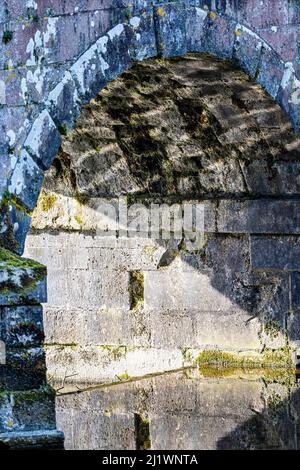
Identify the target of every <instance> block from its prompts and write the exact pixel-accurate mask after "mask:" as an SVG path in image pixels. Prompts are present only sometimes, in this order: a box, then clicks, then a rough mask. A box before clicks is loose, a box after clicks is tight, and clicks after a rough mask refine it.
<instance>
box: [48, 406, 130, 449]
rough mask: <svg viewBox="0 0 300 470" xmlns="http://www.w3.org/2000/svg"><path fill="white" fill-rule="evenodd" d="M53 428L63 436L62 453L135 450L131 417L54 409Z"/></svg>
mask: <svg viewBox="0 0 300 470" xmlns="http://www.w3.org/2000/svg"><path fill="white" fill-rule="evenodd" d="M57 425H58V427H59V429H61V430H62V431H64V432H65V449H66V450H75V449H76V450H90V449H94V450H109V449H112V448H113V449H115V450H124V449H126V450H135V449H136V436H135V428H134V414H133V413H130V412H126V413H122V414H121V413H116V412H114V413H113V414H109V415H107V414H105V413H104V412H98V413H96V414H95V413H94V412H93V411H92V410H78V409H72V414H71V417H70V413H69V412H68V410H64V409H60V407H59V406H58V409H57ZM91 426H92V427H93V433H91V432H90V429H91Z"/></svg>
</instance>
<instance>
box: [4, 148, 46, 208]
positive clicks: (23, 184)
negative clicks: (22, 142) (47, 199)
mask: <svg viewBox="0 0 300 470" xmlns="http://www.w3.org/2000/svg"><path fill="white" fill-rule="evenodd" d="M43 181H44V174H43V172H42V170H41V169H40V167H39V166H38V165H37V164H36V163H35V162H34V161H33V160H32V158H31V157H30V155H29V154H28V153H27V152H26V150H23V151H22V153H21V155H20V157H19V158H18V161H17V163H16V166H15V168H14V171H13V174H12V177H11V180H10V183H9V186H8V190H9V192H10V193H11V194H13V195H14V196H16V197H17V198H18V199H19V200H20V201H21V202H22V203H23V204H24V205H25V206H26V207H27V209H28V210H30V211H32V210H33V209H34V208H35V206H36V203H37V200H38V197H39V193H40V190H41V187H42V184H43Z"/></svg>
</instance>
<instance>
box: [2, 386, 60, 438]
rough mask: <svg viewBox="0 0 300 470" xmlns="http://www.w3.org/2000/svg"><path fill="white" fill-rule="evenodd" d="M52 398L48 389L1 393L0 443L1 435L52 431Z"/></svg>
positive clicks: (53, 418)
mask: <svg viewBox="0 0 300 470" xmlns="http://www.w3.org/2000/svg"><path fill="white" fill-rule="evenodd" d="M53 398H54V397H53V392H51V391H50V389H49V391H47V390H43V389H40V390H32V391H31V392H17V393H10V392H8V393H1V399H0V410H1V412H0V442H1V441H3V433H9V432H14V433H17V432H20V431H21V432H26V431H27V432H29V431H38V430H43V431H45V430H48V431H51V430H54V429H55V411H54V400H53Z"/></svg>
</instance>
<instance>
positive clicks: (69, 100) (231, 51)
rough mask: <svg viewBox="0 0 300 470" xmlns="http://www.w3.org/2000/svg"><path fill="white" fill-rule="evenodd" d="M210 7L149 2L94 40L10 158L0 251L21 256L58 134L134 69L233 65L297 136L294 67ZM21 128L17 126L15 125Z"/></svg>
mask: <svg viewBox="0 0 300 470" xmlns="http://www.w3.org/2000/svg"><path fill="white" fill-rule="evenodd" d="M208 3H209V5H206V4H205V3H204V2H201V1H193V2H187V3H186V2H172V3H168V2H162V3H159V4H156V3H154V5H152V6H151V7H150V6H149V5H148V2H141V4H139V5H138V6H139V7H142V8H141V9H139V8H135V10H133V11H132V12H130V14H129V15H128V17H127V20H126V21H125V22H122V23H118V24H117V25H116V26H114V27H113V28H111V29H110V30H109V31H108V32H107V33H106V34H104V35H102V36H100V38H99V39H98V40H97V41H96V42H95V43H94V44H93V45H91V46H90V47H89V48H88V49H87V51H86V52H85V53H84V54H82V55H80V57H79V58H78V59H77V60H75V62H74V63H73V65H72V66H71V67H70V69H69V70H67V71H66V72H65V73H64V75H63V77H62V78H61V79H60V80H59V83H58V84H56V86H55V87H54V88H53V89H52V91H50V93H49V94H48V96H45V97H43V98H44V99H43V104H42V108H41V111H40V113H39V114H38V116H37V117H36V118H35V119H34V120H33V122H32V126H31V129H30V132H29V134H28V135H27V136H26V138H25V140H24V145H23V148H22V150H21V152H20V155H19V156H18V157H17V159H16V158H15V157H13V162H12V164H11V167H12V168H13V171H12V174H10V170H9V171H8V172H7V173H8V175H9V174H10V175H9V177H8V179H7V186H6V191H5V192H4V196H3V199H2V204H1V215H2V221H1V244H2V245H3V246H4V247H7V248H9V249H10V250H12V251H15V252H17V253H19V254H21V253H22V251H23V247H24V240H25V237H26V233H27V232H28V229H29V225H30V211H31V210H32V209H33V208H34V207H35V204H36V201H37V198H38V194H39V191H40V188H41V185H42V181H43V171H44V170H45V169H47V168H48V167H49V166H50V165H51V162H52V160H53V158H54V157H55V155H56V153H57V151H58V149H59V147H60V143H61V133H62V134H64V133H66V132H67V131H68V130H69V129H71V128H72V126H73V124H74V122H75V121H76V119H77V117H78V116H79V113H80V106H81V105H82V104H85V103H87V102H88V101H90V100H91V98H92V97H94V96H95V94H96V93H98V92H99V90H101V88H103V87H104V86H105V84H106V83H108V82H109V81H111V80H113V79H115V78H116V77H118V76H119V75H120V74H121V73H122V72H123V71H124V70H126V69H127V68H128V67H130V65H131V64H132V63H133V62H134V61H137V60H138V61H139V60H143V59H146V58H148V57H155V56H158V57H172V56H182V55H184V54H186V53H188V52H206V53H210V54H213V55H215V56H217V57H220V58H225V59H233V60H234V61H235V62H237V63H238V64H239V65H240V67H241V68H242V69H243V70H245V71H246V72H247V73H248V74H249V75H250V76H251V77H253V78H255V80H256V81H257V82H258V83H259V84H261V85H262V86H263V87H264V88H265V89H266V90H267V92H268V93H269V94H270V95H271V96H272V97H273V98H274V99H275V100H276V101H277V102H279V104H280V105H281V106H282V107H283V109H284V110H285V111H286V112H287V114H288V115H289V117H290V119H291V121H292V123H293V125H294V128H295V130H296V132H298V131H299V123H298V104H299V81H298V79H297V77H296V73H295V70H294V66H293V64H292V63H291V62H284V60H282V59H281V58H280V56H279V54H278V53H277V52H276V51H275V50H274V49H273V48H272V47H271V46H270V45H269V44H268V43H267V42H266V41H265V40H264V39H262V38H261V37H260V36H259V34H257V33H256V32H255V31H254V30H252V29H251V27H248V26H244V25H243V24H242V23H241V22H239V21H238V19H237V18H236V19H234V18H233V17H232V16H230V15H229V14H228V13H227V9H228V5H227V3H226V9H225V10H224V8H223V7H222V6H221V7H219V6H216V2H208ZM210 3H211V5H210ZM254 3H255V2H254ZM229 13H230V9H229ZM50 23H51V22H50ZM54 23H55V22H54ZM48 29H49V28H48ZM50 30H51V25H50ZM48 34H51V31H48ZM36 41H37V42H38V41H39V35H37V37H36ZM74 59H75V58H74ZM4 101H5V99H4ZM20 124H22V123H21V122H20V121H16V122H15V124H14V125H15V126H18V125H20ZM10 131H11V132H12V133H14V131H13V129H11V130H10ZM4 183H5V180H4Z"/></svg>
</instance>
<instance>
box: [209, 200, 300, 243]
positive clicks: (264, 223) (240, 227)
mask: <svg viewBox="0 0 300 470" xmlns="http://www.w3.org/2000/svg"><path fill="white" fill-rule="evenodd" d="M299 216H300V211H299V202H298V201H297V200H290V201H289V200H263V199H259V200H249V201H240V202H238V201H229V200H228V201H226V200H223V201H220V204H219V209H218V217H217V227H218V232H220V233H262V234H264V233H265V234H268V233H270V234H272V233H275V234H276V233H282V234H298V233H299V231H300V224H299Z"/></svg>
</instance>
